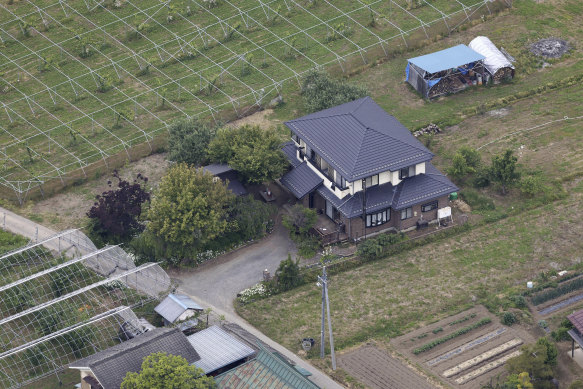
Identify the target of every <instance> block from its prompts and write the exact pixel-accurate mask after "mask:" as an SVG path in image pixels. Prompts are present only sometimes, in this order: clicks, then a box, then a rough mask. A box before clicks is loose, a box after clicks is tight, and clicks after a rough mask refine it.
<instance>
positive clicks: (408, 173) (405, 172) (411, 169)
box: [399, 165, 415, 180]
mask: <svg viewBox="0 0 583 389" xmlns="http://www.w3.org/2000/svg"><path fill="white" fill-rule="evenodd" d="M414 175H415V165H413V166H408V167H404V168H402V169H400V170H399V179H400V180H402V179H404V178H407V177H413V176H414Z"/></svg>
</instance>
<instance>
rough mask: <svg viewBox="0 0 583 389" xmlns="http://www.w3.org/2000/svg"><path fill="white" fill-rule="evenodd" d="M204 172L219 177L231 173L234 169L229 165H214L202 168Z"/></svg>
mask: <svg viewBox="0 0 583 389" xmlns="http://www.w3.org/2000/svg"><path fill="white" fill-rule="evenodd" d="M202 170H203V171H204V172H209V173H210V174H212V175H213V176H218V175H219V174H223V173H226V172H230V171H231V170H233V168H232V167H230V166H229V165H227V164H226V163H213V164H210V165H207V166H204V167H203V168H202Z"/></svg>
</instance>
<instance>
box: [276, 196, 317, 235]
mask: <svg viewBox="0 0 583 389" xmlns="http://www.w3.org/2000/svg"><path fill="white" fill-rule="evenodd" d="M316 220H318V214H317V213H316V211H315V210H313V209H310V208H306V207H304V206H302V205H300V204H296V205H294V206H293V207H291V208H290V210H289V212H288V213H287V214H286V215H284V216H283V220H282V224H283V225H284V226H285V228H287V229H288V230H289V231H290V234H292V233H294V234H300V235H306V234H307V233H308V231H310V228H312V227H313V226H314V224H316Z"/></svg>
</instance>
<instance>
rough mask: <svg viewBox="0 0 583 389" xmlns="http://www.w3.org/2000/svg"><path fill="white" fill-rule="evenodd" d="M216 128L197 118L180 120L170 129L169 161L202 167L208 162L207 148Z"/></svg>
mask: <svg viewBox="0 0 583 389" xmlns="http://www.w3.org/2000/svg"><path fill="white" fill-rule="evenodd" d="M216 131H217V129H216V127H215V126H213V125H211V124H209V123H206V122H203V121H200V120H198V119H196V118H192V119H187V120H180V121H177V122H175V123H173V124H172V125H171V126H170V129H169V132H170V134H169V137H168V159H170V160H171V161H175V162H185V163H187V164H189V165H194V166H200V165H204V164H205V163H207V162H208V155H207V147H208V145H209V143H210V141H211V140H212V139H213V138H214V136H215V134H216Z"/></svg>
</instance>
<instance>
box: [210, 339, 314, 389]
mask: <svg viewBox="0 0 583 389" xmlns="http://www.w3.org/2000/svg"><path fill="white" fill-rule="evenodd" d="M215 380H216V382H217V388H218V389H319V387H318V386H317V385H316V384H314V383H313V382H312V381H310V380H309V379H307V378H306V377H304V376H303V375H302V374H300V373H299V372H298V371H297V370H296V369H294V368H293V367H292V366H291V365H289V364H287V363H286V362H284V361H283V360H282V359H281V358H279V357H278V356H277V355H275V354H272V353H270V352H269V351H267V350H265V349H263V348H262V349H261V350H260V351H259V353H258V354H257V357H256V358H255V359H253V360H251V361H249V362H246V363H244V364H242V365H240V366H238V367H236V368H234V369H232V370H229V371H227V372H226V373H223V374H220V375H218V376H216V377H215Z"/></svg>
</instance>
